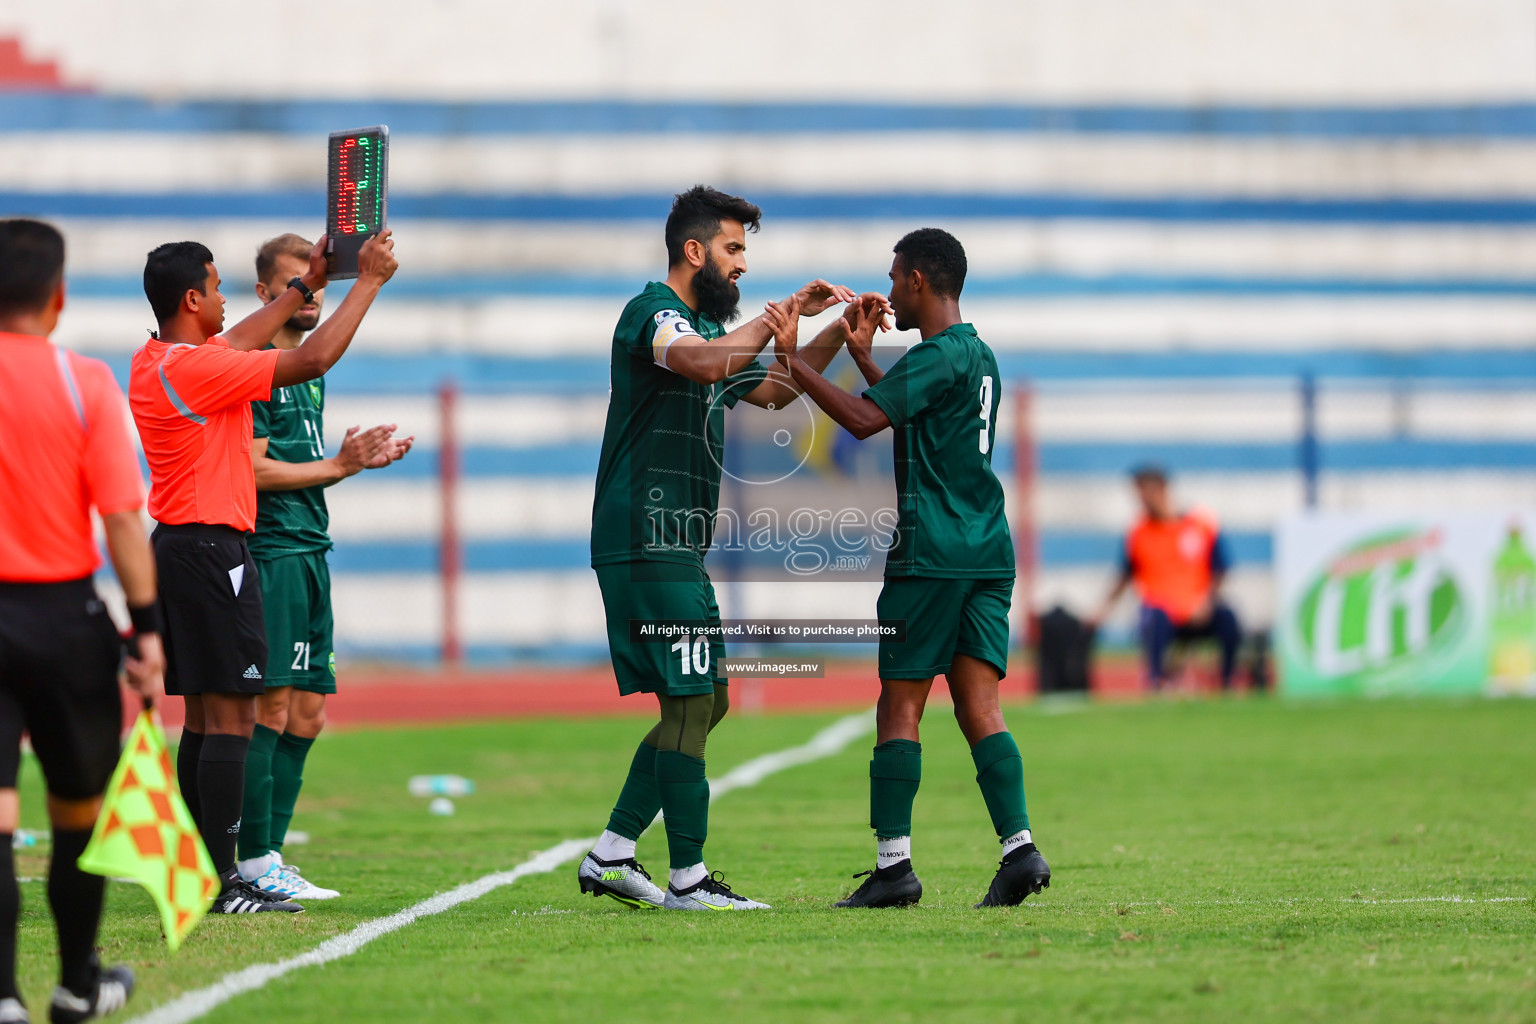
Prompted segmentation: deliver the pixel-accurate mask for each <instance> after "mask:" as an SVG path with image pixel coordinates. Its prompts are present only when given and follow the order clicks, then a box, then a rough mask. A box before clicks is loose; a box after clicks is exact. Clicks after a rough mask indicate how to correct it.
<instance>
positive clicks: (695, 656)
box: [672, 636, 709, 676]
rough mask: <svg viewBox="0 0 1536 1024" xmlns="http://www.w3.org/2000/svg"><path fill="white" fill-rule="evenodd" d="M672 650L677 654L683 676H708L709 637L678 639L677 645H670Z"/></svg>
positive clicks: (683, 637) (684, 637)
mask: <svg viewBox="0 0 1536 1024" xmlns="http://www.w3.org/2000/svg"><path fill="white" fill-rule="evenodd" d="M672 650H674V651H676V652H677V660H678V663H679V664H680V665H681V666H682V670H683V675H685V676H686V675H701V676H705V675H708V674H709V637H707V636H694V637H690V636H682V637H679V638H678V641H677V643H675V644H673V645H672Z"/></svg>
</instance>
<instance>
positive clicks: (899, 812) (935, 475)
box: [767, 228, 1051, 907]
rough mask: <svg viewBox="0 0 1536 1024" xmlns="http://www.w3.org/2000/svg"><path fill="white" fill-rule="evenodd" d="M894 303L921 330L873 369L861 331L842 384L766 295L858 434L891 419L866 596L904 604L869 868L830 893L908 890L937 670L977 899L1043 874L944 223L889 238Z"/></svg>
mask: <svg viewBox="0 0 1536 1024" xmlns="http://www.w3.org/2000/svg"><path fill="white" fill-rule="evenodd" d="M895 252H896V257H895V259H894V261H893V262H892V264H891V272H890V276H891V294H890V307H891V311H892V312H893V313H894V314H895V317H896V329H897V330H899V331H907V330H913V329H916V330H917V331H918V332H919V333H920V334H921V335H922V339H921V341H919V342H918V344H916V345H913V346H912V347H911V348H910V349H908V350H907V352H906V354H905V355H903V356H902V357H901V358H900V359H898V360H897V361H896V364H895V365H894V366H892V367H891V369H890V372H888V373H883V372H882V371H881V370H880V367H879V366H878V365H877V364H876V362H875V360H874V358H873V357H872V354H871V352H870V345H869V344H868V343H867V342H866V341H865V340H864V339H865V338H872V337H873V332H869V331H864V332H857V336H856V337H854V338H852V339H850V340H849V342H848V351H849V354H850V355H851V356H853V359H854V362H855V363H856V364H857V365H858V367H859V371H860V372H861V373H863V375H864V379H865V381H866V382H867V383H868V385H869V387H868V388H867V389H866V390H865V391H864V393H863V394H862V395H851V394H849V393H848V392H846V391H843V390H842V389H841V388H838V387H836V386H835V385H833V384H831V383H830V382H828V381H827V380H826V379H825V378H824V377H822V375H821V368H820V367H818V366H816V365H815V364H814V363H813V362H811V361H810V360H809V359H806V358H804V357H802V356H801V355H800V353H799V351H798V348H797V322H798V317H799V313H798V311H797V310H796V309H795V300H794V299H793V298H792V299H790V300H789V301H788V302H786V303H782V304H780V303H772V304H770V305H769V309H768V312H767V317H768V320H769V323H770V324H771V325H772V326H773V330H774V337H775V342H776V344H775V348H776V352H777V354H778V356H779V358H780V360H781V361H782V362H783V363H784V364H785V365H787V366H788V367H789V371H790V375H791V378H792V379H793V380H794V382H795V383H796V384H798V385H799V386H800V387H801V388H802V389H804V391H805V394H806V395H808V396H809V397H810V398H811V400H812V401H814V402H815V403H816V404H817V405H819V406H821V408H822V409H823V410H824V411H825V412H826V413H827V415H828V416H830V417H832V419H834V420H836V421H837V422H838V423H839V424H841V425H842V426H843V427H844V428H846V429H847V430H848V431H849V432H850V433H851V434H853V436H854V437H857V438H859V439H860V440H863V439H864V438H866V437H869V436H871V435H872V434H876V433H878V432H880V431H882V430H885V429H886V428H887V427H889V428H891V429H892V430H893V431H895V468H896V494H897V506H898V507H897V516H898V519H897V525H896V536H895V537H894V538H893V544H892V547H891V550H890V553H889V555H888V556H887V560H886V566H885V586H884V588H883V589H882V590H881V592H880V600H879V602H878V604H877V606H876V608H877V614H878V615H879V617H880V618H881V619H904V620H905V621H906V624H907V628H906V637H905V642H903V643H896V642H892V641H886V640H883V639H882V640H881V641H880V702H879V704H878V706H877V709H876V728H877V736H876V746H875V750H874V756H873V757H872V759H871V760H870V762H869V819H870V821H869V823H870V827H871V828H873V829H874V831H875V841H876V855H875V868H874V870H873V871H870V872H866V873H865V874H868V876H869V877H868V878H866V879H865V881H864V882H863V884H861V885H860V886H859V888H858V889H857V890H856V891H855V892H854V893H853V894H852V895H850V896H848V897H847V898H846V899H844V900H842V901H841V902H839V903H838V904H837V905H838V906H839V907H889V906H903V905H907V904H912V903H916V902H917V901H918V900H919V899H920V898H921V897H922V894H923V887H922V883H921V882H919V881H918V878H917V874H916V872H914V871H913V869H912V804H913V800H914V799H915V798H916V796H917V788H918V782H919V780H920V779H921V777H922V747H921V746H920V744H919V743H918V723H919V722H920V721H921V720H922V717H923V707H924V705H925V703H926V702H927V700H928V691H929V689H930V688H931V687H932V686H933V679H934V677H935V676H936V675H939V674H940V673H943V675H944V676H945V678H947V679H948V680H949V692H950V695H951V697H953V699H954V702H955V718H956V720H957V721H958V722H959V724H960V731H961V732H962V733H964V735H965V739H966V742H967V743H968V744H970V747H971V757H972V759H973V760H974V761H975V763H976V781H977V783H978V784H979V785H980V786H981V794H982V796H983V797H984V798H985V800H986V804H987V810H988V812H989V813H990V814H991V816H992V825H993V827H994V829H995V830H996V831H997V835H998V838H999V839H1000V840H1001V842H1002V845H1003V857H1002V863H1001V864H1000V865H999V866H998V870H997V874H996V876H995V877H994V878H993V879H992V884H991V886H990V888H988V890H987V893H986V895H985V896H984V897H983V898H982V900H981V902H980V903H978V904H977V906H978V907H991V906H1012V905H1015V904H1018V903H1020V902H1022V901H1023V900H1024V898H1025V897H1026V896H1028V895H1030V894H1031V893H1038V892H1040V891H1041V890H1042V889H1044V888H1045V887H1046V886H1048V885H1050V882H1051V869H1050V868H1049V867H1048V866H1047V865H1046V863H1045V858H1044V857H1042V856H1041V855H1040V851H1039V850H1037V849H1036V848H1035V844H1034V840H1033V838H1032V836H1031V834H1030V829H1029V815H1028V813H1027V812H1026V811H1025V808H1024V762H1023V759H1022V758H1021V757H1020V755H1019V748H1018V745H1017V744H1015V743H1014V740H1013V735H1012V734H1011V733H1010V732H1009V731H1008V726H1007V723H1005V722H1004V721H1003V713H1002V710H1001V708H1000V707H999V705H998V697H997V690H998V683H999V681H1001V679H1002V677H1003V675H1004V673H1005V672H1006V671H1007V667H1008V609H1009V604H1010V601H1011V598H1012V594H1013V578H1014V565H1013V543H1012V540H1011V539H1010V537H1009V533H1008V520H1007V518H1006V517H1005V516H1004V512H1003V488H1002V485H1001V484H999V483H998V480H997V476H996V475H995V474H994V473H993V472H992V449H993V440H994V437H995V435H996V430H997V396H998V395H999V394H1000V393H1001V392H1000V390H999V385H1000V378H999V376H998V372H997V359H996V358H995V357H994V356H993V354H992V350H991V348H989V347H988V346H987V344H986V343H985V342H983V341H982V340H981V338H980V337H979V336H978V335H977V333H976V329H975V328H974V327H972V326H971V325H970V324H968V323H965V322H964V320H963V319H962V318H961V316H960V290H961V288H962V287H963V286H964V284H965V271H966V261H965V250H964V249H963V248H962V247H961V245H960V242H959V241H958V240H957V239H956V238H955V237H954V236H953V235H951V234H949V233H948V232H947V231H941V230H939V229H937V228H923V229H921V230H918V231H914V232H912V233H911V234H909V235H907V236H905V237H904V238H902V240H901V241H899V242H897V243H896V249H895Z"/></svg>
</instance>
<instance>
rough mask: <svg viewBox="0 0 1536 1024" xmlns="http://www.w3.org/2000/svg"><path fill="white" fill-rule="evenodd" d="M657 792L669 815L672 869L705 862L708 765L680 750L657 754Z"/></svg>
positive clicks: (660, 751)
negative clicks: (706, 767)
mask: <svg viewBox="0 0 1536 1024" xmlns="http://www.w3.org/2000/svg"><path fill="white" fill-rule="evenodd" d="M656 788H657V790H658V791H659V792H660V794H661V807H662V810H663V811H664V812H665V813H666V819H665V820H666V826H667V850H668V853H669V854H670V855H671V866H672V867H674V868H689V867H692V866H693V865H695V864H700V863H702V862H703V860H704V838H705V836H707V835H708V834H709V780H708V779H706V778H705V777H704V762H703V761H702V760H700V759H699V758H697V757H691V756H689V755H688V754H684V753H680V752H678V751H676V750H658V751H657V752H656Z"/></svg>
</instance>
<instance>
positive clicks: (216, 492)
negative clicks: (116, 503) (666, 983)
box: [128, 231, 396, 914]
mask: <svg viewBox="0 0 1536 1024" xmlns="http://www.w3.org/2000/svg"><path fill="white" fill-rule="evenodd" d="M395 267H396V262H395V256H394V240H393V239H392V238H391V237H390V233H389V232H388V231H384V232H381V233H380V234H379V235H378V236H376V237H375V238H373V239H370V240H369V241H368V242H367V243H366V244H365V245H364V246H363V249H362V251H361V253H359V255H358V277H357V282H356V283H355V284H354V285H353V286H352V290H351V291H349V292H348V293H347V297H346V298H345V299H343V300H342V301H341V305H340V306H338V307H337V309H336V312H335V313H333V314H332V315H331V316H330V318H329V319H327V320H326V321H325V323H323V324H321V325H320V326H319V327H318V328H316V330H315V331H314V333H313V334H311V335H310V336H309V338H308V340H306V341H305V342H304V343H303V344H302V345H300V346H299V347H297V348H293V349H276V348H264V346H265V345H266V344H267V343H268V342H270V341H271V340H272V337H273V336H274V335H275V334H276V333H277V332H278V330H280V329H281V328H282V326H283V324H284V323H286V322H287V321H288V320H289V318H291V317H292V316H293V315H294V314H295V313H297V312H298V310H299V308H300V307H301V306H302V305H303V304H304V303H306V302H308V301H310V300H311V299H312V297H313V295H314V292H315V291H316V290H318V289H320V288H323V287H325V283H326V276H325V239H324V238H322V239H321V240H320V242H319V243H317V244H316V245H315V247H314V249H313V250H312V251H311V252H310V254H309V268H308V270H307V271H306V272H305V273H304V274H302V275H300V276H298V277H295V278H293V279H292V280H291V281H289V282H288V287H287V290H286V291H284V292H283V293H282V294H281V295H280V296H278V297H277V298H276V299H274V300H273V301H271V302H269V303H267V304H266V305H265V306H263V307H262V308H261V309H259V310H257V311H256V312H255V313H252V314H251V315H250V316H248V317H246V318H245V319H244V320H242V321H241V322H240V323H238V324H236V325H235V326H234V327H232V328H230V329H229V330H228V331H224V329H223V328H224V296H223V295H222V294H220V293H219V272H218V269H217V268H216V267H215V266H214V264H213V254H212V253H211V252H209V251H208V248H207V247H206V246H204V245H202V244H200V243H198V242H169V243H167V244H165V245H162V246H160V247H159V248H157V249H155V250H154V251H153V252H151V253H150V254H149V258H148V261H147V262H146V263H145V266H144V294H145V295H146V296H147V297H148V299H149V304H150V307H151V308H152V309H153V311H154V314H155V320H156V321H157V322H158V324H159V331H158V332H156V333H154V334H152V335H151V337H150V340H149V341H148V342H146V343H145V345H144V347H143V348H141V349H139V350H138V351H137V352H136V353H134V356H133V362H132V369H131V372H130V376H129V382H128V400H129V405H130V407H131V408H132V409H133V418H134V421H135V422H136V423H137V424H138V428H139V437H140V438H141V439H142V440H143V442H144V457H145V459H146V460H147V461H148V463H149V472H150V492H149V514H150V515H151V516H152V517H153V518H154V519H155V520H156V522H158V523H159V524H160V525H159V526H157V527H156V529H155V532H154V536H153V544H154V550H155V564H156V566H157V567H158V569H159V573H160V590H161V607H162V608H163V609H164V613H165V646H166V677H165V683H166V686H165V688H166V692H168V693H172V694H177V695H180V696H181V697H183V698H184V699H185V700H186V705H187V722H186V728H185V729H184V731H183V732H182V737H181V746H180V748H179V750H178V751H177V760H176V774H177V777H178V778H179V780H180V782H181V792H182V795H183V796H185V797H186V800H187V806H188V807H189V808H190V809H191V811H192V816H193V818H195V819H196V821H197V826H198V830H199V831H200V832H201V833H202V835H203V842H204V843H205V844H206V845H207V847H208V853H209V856H210V857H211V858H212V859H213V866H214V869H215V870H217V871H218V872H219V877H220V879H221V881H222V883H223V885H222V889H221V891H220V893H219V895H218V897H217V898H216V899H215V900H214V903H213V908H212V911H211V912H212V913H215V914H248V913H255V912H259V911H299V910H302V909H303V908H302V907H300V906H299V905H298V904H296V903H293V902H291V901H288V900H281V899H276V898H274V897H272V896H271V895H269V894H267V893H263V892H261V891H260V890H258V889H256V888H254V887H252V886H251V885H250V884H249V883H247V882H245V881H243V880H241V878H240V875H239V873H238V872H237V870H236V867H235V850H236V843H237V841H238V839H239V835H240V810H241V804H242V802H243V800H244V791H245V756H246V751H247V749H248V748H249V746H250V741H251V731H252V728H253V726H254V725H255V723H256V697H257V695H258V694H260V693H263V692H264V691H265V689H266V679H265V670H266V664H267V639H266V625H265V622H264V621H263V616H262V606H261V585H260V581H259V580H258V579H257V570H256V563H255V562H253V561H252V560H251V552H250V548H249V547H248V546H247V544H246V534H248V533H250V532H251V529H252V527H253V526H254V524H255V518H256V478H255V472H254V470H253V469H252V465H251V405H250V403H252V402H265V401H266V400H267V399H268V398H269V397H270V396H271V394H272V392H273V391H275V390H277V389H278V388H283V387H287V386H288V385H290V384H299V383H302V382H304V381H309V380H314V379H315V378H317V377H319V376H320V375H321V374H323V373H325V372H326V371H327V370H329V369H330V368H331V367H332V366H333V365H335V363H336V361H337V360H338V359H340V358H341V356H342V354H343V353H344V352H346V350H347V345H348V344H349V343H350V342H351V341H352V336H353V334H355V333H356V331H357V328H358V325H359V324H360V323H361V322H362V319H363V315H364V314H365V313H366V312H367V311H368V307H369V306H370V305H372V303H373V300H374V298H375V297H376V296H377V295H378V293H379V289H380V288H381V287H382V286H383V285H384V283H385V282H386V281H388V280H389V279H390V277H391V276H393V275H394V272H395ZM221 332H222V333H221Z"/></svg>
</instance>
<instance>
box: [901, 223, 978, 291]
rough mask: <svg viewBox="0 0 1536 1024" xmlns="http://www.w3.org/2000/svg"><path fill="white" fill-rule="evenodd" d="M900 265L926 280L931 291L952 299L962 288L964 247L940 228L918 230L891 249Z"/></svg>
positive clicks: (958, 240)
mask: <svg viewBox="0 0 1536 1024" xmlns="http://www.w3.org/2000/svg"><path fill="white" fill-rule="evenodd" d="M893 251H894V252H895V253H896V255H897V256H900V257H901V263H902V266H904V267H906V268H907V269H908V270H916V271H918V272H920V273H921V274H922V275H923V276H924V277H926V278H927V279H928V283H929V284H931V285H932V286H933V290H934V291H936V292H938V293H939V294H940V295H947V296H949V297H950V298H952V299H958V298H959V297H960V289H962V288H964V287H965V248H964V247H963V246H962V245H961V244H960V239H958V238H956V237H955V236H954V235H952V234H950V233H949V232H948V231H945V230H943V229H942V228H918V229H917V230H916V231H912V232H909V233H908V234H906V235H904V236H903V237H902V239H901V241H899V242H897V243H896V248H895V249H894V250H893Z"/></svg>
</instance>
